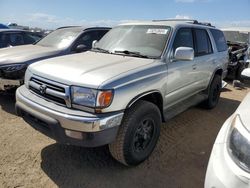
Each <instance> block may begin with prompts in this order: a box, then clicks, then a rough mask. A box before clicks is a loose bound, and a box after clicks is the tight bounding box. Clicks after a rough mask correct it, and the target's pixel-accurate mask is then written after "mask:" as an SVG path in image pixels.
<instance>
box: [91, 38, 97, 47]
mask: <svg viewBox="0 0 250 188" xmlns="http://www.w3.org/2000/svg"><path fill="white" fill-rule="evenodd" d="M97 43H98V41H97V40H94V41H93V42H92V48H95V47H96V44H97Z"/></svg>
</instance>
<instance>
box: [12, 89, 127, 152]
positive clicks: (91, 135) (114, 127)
mask: <svg viewBox="0 0 250 188" xmlns="http://www.w3.org/2000/svg"><path fill="white" fill-rule="evenodd" d="M16 111H17V114H18V115H19V116H21V117H23V119H24V120H25V121H26V122H27V123H28V124H30V125H31V126H32V127H33V128H35V129H37V130H38V131H40V132H42V133H43V134H45V135H47V136H49V137H51V138H53V139H55V140H56V141H58V142H60V143H64V144H72V145H80V146H84V147H96V146H101V145H105V144H108V143H111V142H113V141H114V140H115V138H116V135H117V131H118V128H119V125H120V124H121V120H122V118H123V112H115V113H108V114H100V115H96V114H91V113H87V112H83V111H79V110H73V109H68V108H66V107H63V106H60V105H57V104H54V103H52V102H49V101H46V100H45V99H42V98H41V97H39V96H36V95H35V94H33V93H31V92H30V91H29V90H28V89H27V88H26V87H25V86H21V87H19V88H18V89H17V91H16Z"/></svg>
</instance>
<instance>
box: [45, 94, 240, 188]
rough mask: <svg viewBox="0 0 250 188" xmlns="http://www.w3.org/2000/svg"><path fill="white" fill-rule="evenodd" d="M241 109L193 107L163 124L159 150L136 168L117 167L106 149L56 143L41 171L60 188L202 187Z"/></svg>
mask: <svg viewBox="0 0 250 188" xmlns="http://www.w3.org/2000/svg"><path fill="white" fill-rule="evenodd" d="M239 104H240V102H239V101H235V100H229V99H226V98H221V100H220V103H219V105H218V106H217V107H216V108H215V109H213V110H204V109H200V108H192V109H190V110H188V111H186V112H184V113H182V114H180V115H178V116H176V117H175V118H173V119H172V120H170V121H169V122H167V123H165V124H163V126H162V128H161V136H160V140H159V142H158V144H157V147H156V149H155V151H154V152H153V154H152V155H151V156H150V158H149V159H148V160H146V161H145V162H144V163H142V164H141V165H139V166H137V167H125V166H123V165H121V164H120V163H118V162H116V161H115V160H114V159H113V158H112V157H111V155H110V154H109V151H108V147H107V146H104V147H100V148H93V149H91V148H88V149H87V148H80V147H75V146H64V145H60V144H53V145H49V146H47V147H45V148H44V149H43V150H42V152H41V158H42V163H41V168H42V170H43V171H44V172H45V173H46V174H47V175H48V177H49V178H50V179H51V180H52V181H53V182H54V183H55V184H56V185H57V186H58V187H62V188H66V187H84V188H85V187H144V188H146V187H168V188H171V187H197V188H199V187H203V185H204V178H205V172H206V167H207V163H208V159H209V155H210V152H211V149H212V146H213V143H214V140H215V138H216V136H217V134H218V132H219V129H220V127H221V126H222V124H223V123H224V121H225V120H226V119H227V118H228V117H229V116H230V115H231V114H232V113H233V112H234V111H235V110H236V108H237V107H238V105H239Z"/></svg>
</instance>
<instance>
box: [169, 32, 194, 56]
mask: <svg viewBox="0 0 250 188" xmlns="http://www.w3.org/2000/svg"><path fill="white" fill-rule="evenodd" d="M178 47H190V48H194V42H193V34H192V29H190V28H181V29H179V30H178V32H177V34H176V36H175V40H174V43H173V52H174V53H175V50H176V49H177V48H178Z"/></svg>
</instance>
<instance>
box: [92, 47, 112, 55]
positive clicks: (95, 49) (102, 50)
mask: <svg viewBox="0 0 250 188" xmlns="http://www.w3.org/2000/svg"><path fill="white" fill-rule="evenodd" d="M91 50H93V51H98V52H102V53H108V54H110V51H108V50H105V49H103V48H98V47H96V48H92V49H91Z"/></svg>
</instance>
